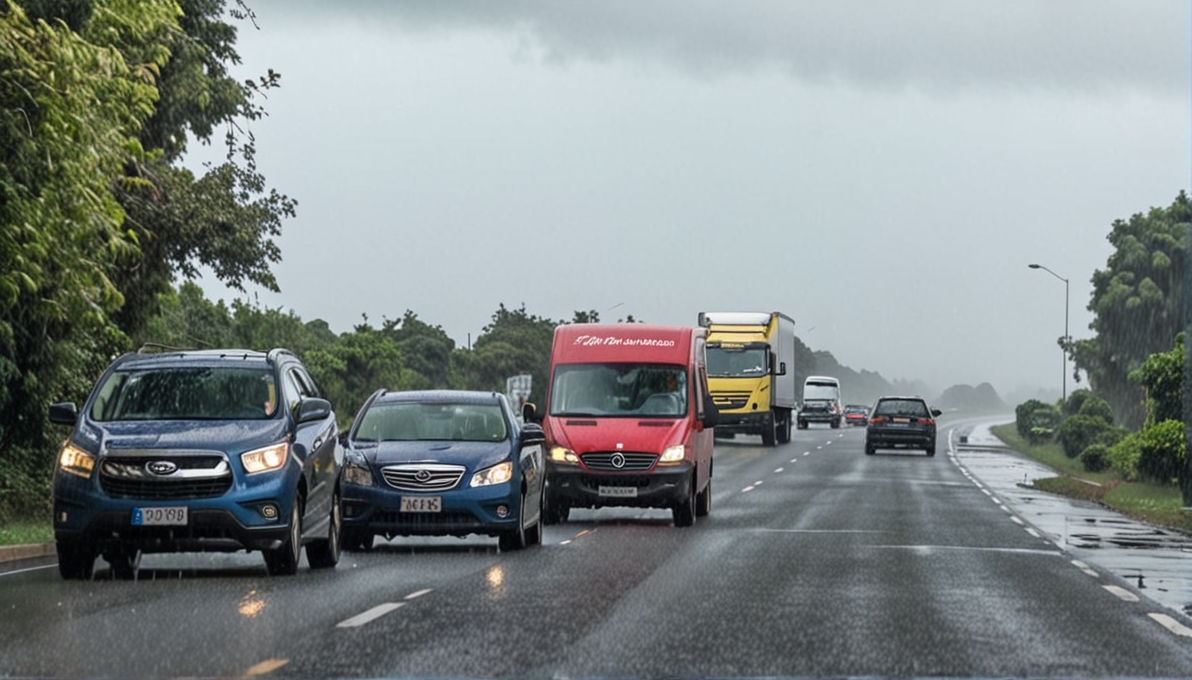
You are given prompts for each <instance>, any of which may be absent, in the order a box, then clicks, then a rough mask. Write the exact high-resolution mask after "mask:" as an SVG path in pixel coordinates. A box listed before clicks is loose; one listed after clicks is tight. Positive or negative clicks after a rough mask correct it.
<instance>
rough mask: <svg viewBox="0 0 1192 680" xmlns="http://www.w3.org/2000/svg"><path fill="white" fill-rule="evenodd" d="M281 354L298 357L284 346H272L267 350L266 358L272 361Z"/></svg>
mask: <svg viewBox="0 0 1192 680" xmlns="http://www.w3.org/2000/svg"><path fill="white" fill-rule="evenodd" d="M281 356H290V357H293V358H295V359H297V358H298V355H296V354H294V353H293V352H291V351H290V350H288V349H286V348H284V347H274V348H273V349H271V350H269V353H268V354H267V355H266V358H268V359H269V361H270V362H274V361H277V359H278V357H281Z"/></svg>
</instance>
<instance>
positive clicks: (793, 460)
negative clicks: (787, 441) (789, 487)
mask: <svg viewBox="0 0 1192 680" xmlns="http://www.w3.org/2000/svg"><path fill="white" fill-rule="evenodd" d="M791 462H792V463H798V462H799V459H798V458H791Z"/></svg>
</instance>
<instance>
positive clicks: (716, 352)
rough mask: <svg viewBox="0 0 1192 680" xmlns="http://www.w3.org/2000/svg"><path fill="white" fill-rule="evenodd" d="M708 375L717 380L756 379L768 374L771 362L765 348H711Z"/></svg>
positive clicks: (709, 349)
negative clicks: (767, 370)
mask: <svg viewBox="0 0 1192 680" xmlns="http://www.w3.org/2000/svg"><path fill="white" fill-rule="evenodd" d="M707 356H708V375H709V376H710V377H717V378H745V377H748V378H755V377H758V376H761V375H765V374H766V366H767V364H768V363H769V361H768V360H767V358H766V350H765V349H764V348H760V347H759V348H742V349H736V348H734V349H727V348H724V347H709V348H708V350H707Z"/></svg>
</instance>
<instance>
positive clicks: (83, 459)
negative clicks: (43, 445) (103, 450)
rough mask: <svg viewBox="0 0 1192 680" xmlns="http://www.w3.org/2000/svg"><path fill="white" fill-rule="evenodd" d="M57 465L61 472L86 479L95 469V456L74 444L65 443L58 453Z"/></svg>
mask: <svg viewBox="0 0 1192 680" xmlns="http://www.w3.org/2000/svg"><path fill="white" fill-rule="evenodd" d="M58 467H59V468H61V469H62V471H63V472H67V473H70V474H72V475H75V476H78V477H82V478H83V479H88V478H90V477H91V471H92V470H94V469H95V456H93V455H91V454H90V453H87V452H86V451H84V450H83V449H80V448H79V447H77V446H75V445H74V444H70V443H67V444H66V445H65V446H63V447H62V452H61V453H59V454H58Z"/></svg>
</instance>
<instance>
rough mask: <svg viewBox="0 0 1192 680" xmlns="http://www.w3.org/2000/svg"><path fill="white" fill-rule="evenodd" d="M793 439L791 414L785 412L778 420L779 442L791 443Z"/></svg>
mask: <svg viewBox="0 0 1192 680" xmlns="http://www.w3.org/2000/svg"><path fill="white" fill-rule="evenodd" d="M790 441H791V414H790V411H787V412H785V413H784V414H783V415H782V418H781V419H780V420H779V421H778V443H779V444H789V443H790Z"/></svg>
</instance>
